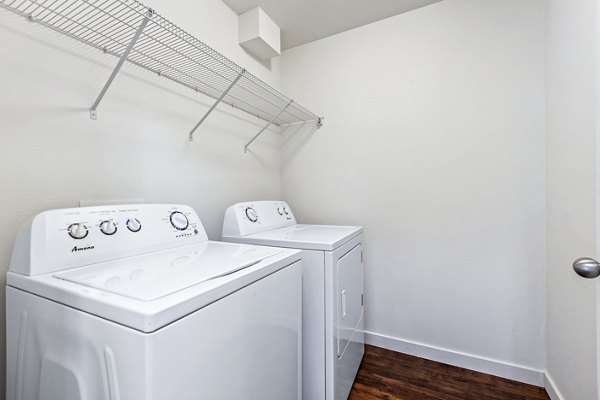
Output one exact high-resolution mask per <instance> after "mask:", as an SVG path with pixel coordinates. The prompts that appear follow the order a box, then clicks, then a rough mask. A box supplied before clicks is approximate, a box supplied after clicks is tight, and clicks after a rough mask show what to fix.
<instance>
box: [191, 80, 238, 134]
mask: <svg viewBox="0 0 600 400" xmlns="http://www.w3.org/2000/svg"><path fill="white" fill-rule="evenodd" d="M245 73H246V70H245V69H242V72H240V73H239V74H238V76H237V77H236V78H235V79H234V80H233V81H232V82H231V84H229V86H228V87H227V89H225V91H224V92H223V93H221V96H219V98H218V99H217V101H215V102H214V104H213V105H212V106H211V107H210V108H209V109H208V111H207V112H206V114H204V116H203V117H202V118H200V121H198V123H197V124H196V125H195V126H194V127H193V128H192V130H191V131H190V137H189V139H190V142H192V141H193V140H194V132H196V129H198V128H199V127H200V125H202V123H203V122H204V120H205V119H206V118H208V116H209V115H210V113H212V112H213V110H214V109H215V107H217V105H219V103H220V102H221V101H223V98H224V97H225V96H227V93H229V91H230V90H231V89H232V88H233V87H234V86H235V84H236V83H238V81H239V80H240V78H241V77H242V75H244V74H245Z"/></svg>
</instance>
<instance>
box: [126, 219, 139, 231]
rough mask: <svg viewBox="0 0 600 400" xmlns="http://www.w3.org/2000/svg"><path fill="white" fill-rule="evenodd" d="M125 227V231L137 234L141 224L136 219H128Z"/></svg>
mask: <svg viewBox="0 0 600 400" xmlns="http://www.w3.org/2000/svg"><path fill="white" fill-rule="evenodd" d="M125 225H127V229H129V230H130V231H131V232H139V231H140V229H142V224H141V223H140V221H139V220H138V219H137V218H130V219H128V220H127V222H126V223H125Z"/></svg>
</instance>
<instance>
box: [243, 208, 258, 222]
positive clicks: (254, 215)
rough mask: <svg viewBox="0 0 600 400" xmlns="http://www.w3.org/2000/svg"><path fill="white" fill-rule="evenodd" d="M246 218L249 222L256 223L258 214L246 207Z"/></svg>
mask: <svg viewBox="0 0 600 400" xmlns="http://www.w3.org/2000/svg"><path fill="white" fill-rule="evenodd" d="M246 217H248V219H249V220H250V222H256V221H258V214H257V213H256V210H255V209H254V208H252V207H246Z"/></svg>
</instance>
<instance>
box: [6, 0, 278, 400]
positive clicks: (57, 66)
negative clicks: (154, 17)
mask: <svg viewBox="0 0 600 400" xmlns="http://www.w3.org/2000/svg"><path fill="white" fill-rule="evenodd" d="M147 3H148V5H150V6H152V7H154V8H155V9H156V10H157V11H158V12H159V13H160V14H163V15H164V16H166V17H167V18H169V19H170V20H172V21H173V22H175V23H176V24H178V25H180V26H182V27H183V28H185V29H186V30H188V31H189V32H191V33H192V34H195V35H196V36H198V37H199V38H201V39H203V40H204V41H205V42H207V44H209V45H211V46H213V47H215V48H216V49H218V50H219V51H221V52H223V53H224V54H225V55H226V56H228V57H230V58H232V59H233V60H234V61H237V62H238V63H240V64H241V65H243V66H245V67H246V68H248V70H249V71H250V72H252V73H254V74H256V75H258V76H260V77H261V78H263V79H265V80H267V81H269V82H271V83H272V84H274V85H278V84H279V67H278V61H277V60H274V61H273V62H272V66H271V70H269V69H267V68H265V67H264V66H263V64H261V63H258V62H257V61H255V60H254V59H252V58H250V57H249V56H248V55H247V54H246V53H244V52H243V50H242V49H241V48H240V47H239V46H238V44H237V39H238V37H237V16H236V15H235V14H234V13H233V11H231V10H230V9H229V8H228V7H227V6H226V5H225V4H224V3H223V2H221V1H220V0H202V1H198V0H195V1H185V2H182V1H178V2H170V1H167V0H152V1H147ZM115 64H116V59H115V58H114V57H111V56H108V55H103V54H102V53H101V52H99V51H97V50H93V49H91V48H88V47H86V46H84V45H81V44H79V43H74V41H72V40H70V39H68V38H66V37H63V36H61V35H60V34H58V33H55V32H52V31H49V30H47V29H44V28H43V27H40V26H38V25H36V24H31V23H28V22H26V20H25V19H24V18H21V17H18V16H16V15H14V14H12V13H9V12H8V11H6V10H3V9H0V218H1V220H2V229H0V276H1V279H0V287H4V279H5V271H6V269H7V267H8V263H9V257H10V253H11V249H12V245H13V242H14V238H15V235H16V232H17V229H18V228H19V226H20V225H21V224H22V223H24V222H25V221H26V220H27V219H28V218H30V217H32V216H33V215H34V214H36V213H37V212H39V211H42V210H45V209H50V208H60V207H75V206H77V205H78V201H79V200H80V199H111V198H116V199H123V198H125V199H127V198H134V199H135V198H143V199H145V201H146V202H166V203H187V204H190V205H192V206H193V207H195V208H196V210H197V211H198V213H199V214H200V217H201V218H202V220H203V222H204V223H205V225H206V228H207V230H208V233H209V236H210V237H211V238H217V239H218V238H220V230H221V223H222V218H223V213H224V211H225V208H226V207H227V206H228V205H230V204H233V203H236V202H239V201H243V200H247V199H251V198H279V197H280V196H281V187H280V175H279V169H280V168H279V167H280V166H279V163H280V159H279V143H280V142H279V135H277V134H275V133H272V132H266V133H265V134H264V135H263V136H261V137H260V139H258V140H257V141H256V142H254V144H253V147H252V152H249V153H248V154H244V153H243V144H244V143H245V142H246V141H247V140H249V139H250V138H251V137H252V136H253V135H254V134H255V133H256V132H257V131H258V130H259V129H260V128H259V126H261V125H260V124H259V123H258V122H257V120H256V118H254V117H247V116H245V114H243V113H238V112H235V111H234V110H231V108H229V107H225V108H223V109H222V110H225V112H222V111H217V112H215V113H213V114H212V115H211V116H210V118H209V119H208V120H207V121H206V122H205V124H204V125H202V127H201V128H200V129H199V130H198V131H197V133H196V139H195V141H194V142H193V143H190V142H188V140H187V136H188V132H189V130H190V129H191V127H192V126H193V125H194V124H195V123H196V122H197V121H198V120H199V118H200V117H201V115H202V114H203V112H204V111H205V110H206V109H207V104H209V103H210V101H209V100H207V99H205V98H203V97H201V96H200V95H196V94H194V93H192V92H191V91H190V90H188V89H186V88H181V87H179V86H178V85H176V84H173V83H170V82H168V81H166V80H164V79H161V78H159V77H157V76H155V75H153V74H150V73H147V72H145V71H143V70H140V69H139V68H136V67H133V66H131V65H126V66H125V67H124V71H123V72H124V73H123V74H121V75H119V76H118V77H117V79H116V81H115V83H114V86H113V87H111V88H110V90H109V92H108V94H107V96H106V97H105V99H104V101H103V102H102V104H101V105H100V107H99V109H98V111H99V119H98V120H97V121H92V120H90V119H89V117H88V111H87V109H89V107H90V106H91V104H92V102H93V101H94V99H95V97H96V96H97V95H98V93H99V91H100V89H101V88H102V86H103V85H104V82H105V81H106V79H107V78H108V76H109V74H110V72H111V70H112V68H113V66H114V65H115ZM248 118H249V122H246V120H248ZM1 292H2V293H4V291H1ZM3 297H4V296H3V294H2V298H1V299H0V316H1V318H0V343H1V344H0V349H1V350H0V360H2V362H0V393H4V376H5V374H4V366H5V362H4V361H3V360H4V359H5V358H4V357H5V351H4V349H5V346H4V340H5V339H4V308H5V306H4V299H3ZM0 397H1V396H0Z"/></svg>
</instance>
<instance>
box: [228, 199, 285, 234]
mask: <svg viewBox="0 0 600 400" xmlns="http://www.w3.org/2000/svg"><path fill="white" fill-rule="evenodd" d="M290 225H296V218H294V214H293V213H292V210H291V209H290V206H288V204H287V203H286V202H285V201H252V202H247V203H238V204H234V205H233V206H231V207H229V208H228V209H227V211H226V212H225V219H224V221H223V236H247V235H251V234H253V233H257V232H263V231H268V230H271V229H276V228H281V227H283V226H290Z"/></svg>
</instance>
